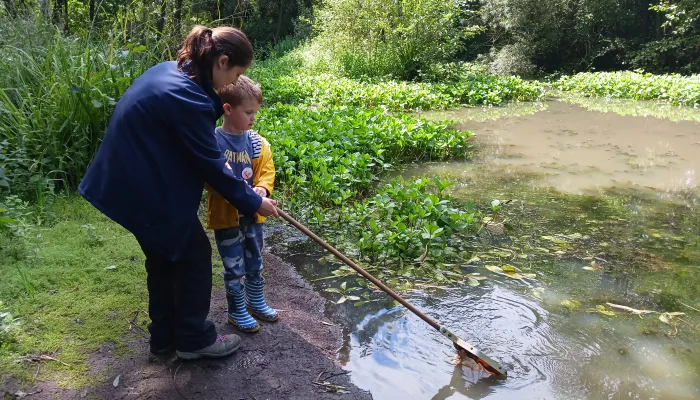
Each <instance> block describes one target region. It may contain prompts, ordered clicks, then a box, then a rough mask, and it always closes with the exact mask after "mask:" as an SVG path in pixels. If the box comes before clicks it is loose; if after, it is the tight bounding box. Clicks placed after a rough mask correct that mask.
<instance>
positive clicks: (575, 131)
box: [427, 99, 700, 193]
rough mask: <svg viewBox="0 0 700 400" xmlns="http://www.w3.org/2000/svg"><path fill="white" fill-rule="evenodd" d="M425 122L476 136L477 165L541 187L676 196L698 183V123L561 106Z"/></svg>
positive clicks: (446, 115)
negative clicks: (535, 177) (520, 174)
mask: <svg viewBox="0 0 700 400" xmlns="http://www.w3.org/2000/svg"><path fill="white" fill-rule="evenodd" d="M605 102H606V100H597V101H595V100H591V99H589V100H588V103H584V105H587V106H589V108H591V109H600V108H601V107H598V108H594V106H595V105H601V104H605ZM607 102H608V103H610V101H607ZM613 104H618V105H619V107H620V108H621V109H624V108H623V105H625V104H626V105H628V107H629V108H631V109H634V108H633V107H634V105H635V104H634V102H631V101H621V100H617V101H613ZM654 106H655V104H654V103H647V104H646V107H654ZM657 106H658V107H664V106H662V105H657ZM666 107H668V106H666ZM683 111H684V112H685V113H687V115H684V116H683V117H685V118H687V119H697V120H700V110H693V109H683ZM519 113H523V114H529V115H518V114H519ZM530 113H532V114H530ZM509 114H510V115H514V116H512V117H508V115H509ZM696 114H697V117H696V118H692V117H693V116H695V115H696ZM427 116H428V117H429V118H431V119H450V120H453V121H455V127H456V128H458V129H466V130H470V131H473V132H475V133H476V136H475V140H476V143H477V144H478V145H480V151H479V156H480V159H481V161H482V162H490V163H493V164H495V165H499V166H509V167H513V168H518V169H527V170H531V171H535V172H539V173H542V174H543V175H545V176H544V178H543V179H542V181H541V182H540V184H544V185H548V186H552V187H555V188H557V189H560V190H564V191H570V192H575V193H581V192H590V191H593V190H595V189H597V188H600V187H609V186H613V185H620V184H631V185H637V186H643V187H653V188H656V189H661V190H673V191H677V190H682V189H688V188H694V187H696V186H697V185H698V182H700V176H698V173H697V171H699V170H700V124H698V122H697V121H693V120H690V121H688V120H681V121H677V122H674V121H672V120H670V119H668V118H654V117H639V116H627V115H619V114H617V113H615V112H599V111H588V110H587V109H586V107H583V106H581V105H577V104H571V103H568V102H564V101H549V102H547V103H543V104H537V105H532V104H527V103H525V104H516V105H512V106H509V107H507V108H506V109H493V108H474V109H465V110H460V111H454V112H442V113H431V114H428V115H427ZM502 116H505V117H506V118H499V117H502ZM450 168H452V169H453V171H454V170H458V169H459V166H458V165H457V166H456V165H454V164H452V165H451V166H450Z"/></svg>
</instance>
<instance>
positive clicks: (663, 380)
mask: <svg viewBox="0 0 700 400" xmlns="http://www.w3.org/2000/svg"><path fill="white" fill-rule="evenodd" d="M504 279H505V278H504ZM616 287H617V288H619V286H616ZM592 289H593V290H592V291H598V290H602V289H600V288H592ZM528 290H530V288H528V287H527V286H526V285H523V284H522V283H520V282H518V281H511V280H505V281H502V282H499V283H496V284H494V283H493V282H490V283H486V284H484V285H483V286H480V287H477V288H470V289H468V290H466V289H465V290H462V289H459V290H450V291H441V290H436V291H432V293H428V294H427V295H426V294H419V295H417V296H416V297H413V298H410V299H409V301H411V302H414V304H416V305H417V306H418V307H420V308H421V309H423V310H426V311H428V314H429V315H431V316H433V317H435V318H437V319H438V320H439V321H440V322H441V323H443V324H445V325H446V326H448V327H450V328H452V329H453V330H454V331H455V332H456V333H458V334H459V335H461V336H462V337H463V338H465V339H466V340H467V341H470V342H472V344H474V345H476V346H477V348H479V349H480V350H482V351H484V352H485V353H486V354H489V355H490V356H492V357H493V358H495V359H496V360H498V361H499V362H501V363H502V364H503V365H504V366H505V367H506V369H507V370H508V373H509V378H508V379H507V380H496V379H486V380H479V381H476V382H475V383H474V381H475V380H474V379H470V377H469V374H468V373H465V371H462V370H461V368H459V367H455V366H454V365H452V364H450V363H449V360H450V357H451V356H452V355H453V354H454V353H453V349H452V347H451V346H450V343H449V342H448V341H447V339H445V338H443V337H442V336H440V334H439V333H437V332H435V331H434V330H432V328H430V327H429V326H428V325H427V324H425V323H423V322H422V321H421V320H419V319H418V318H417V317H415V316H414V315H413V314H411V313H410V312H408V311H405V310H403V309H401V308H399V307H393V308H388V309H384V308H381V309H378V310H373V311H371V312H370V313H369V314H366V315H364V316H363V318H362V320H361V321H360V322H359V323H357V325H355V326H354V327H351V332H350V354H349V356H350V357H349V358H350V361H349V363H348V364H347V365H346V368H348V369H349V370H351V371H352V377H353V381H354V382H356V383H357V384H359V385H360V386H361V387H362V388H365V389H367V390H370V391H371V392H372V394H373V396H374V398H375V399H405V398H411V399H446V398H455V399H457V398H471V399H481V398H488V399H511V398H518V399H539V398H542V399H550V398H551V399H554V398H556V399H607V398H628V397H627V395H628V394H629V395H630V396H632V397H631V398H642V399H646V398H649V399H652V398H659V399H665V398H669V399H671V398H672V399H692V398H697V397H696V396H698V395H700V382H699V381H698V380H697V378H698V376H699V375H698V371H691V370H689V369H688V367H687V365H686V364H685V363H683V362H681V361H680V359H679V358H677V357H674V356H673V355H669V354H668V346H669V345H670V343H675V345H676V346H677V347H678V346H680V347H678V348H683V346H688V347H687V348H690V346H695V347H693V350H694V351H698V347H697V344H693V343H685V342H684V341H683V340H680V341H673V342H672V341H670V340H667V339H660V338H654V337H649V338H645V337H643V336H640V335H639V332H638V331H637V330H636V328H635V322H636V321H635V320H632V321H631V322H630V320H629V319H628V318H625V317H620V318H618V319H605V318H604V317H600V316H598V315H594V314H588V313H579V314H574V315H569V314H567V313H566V312H563V311H561V310H559V309H556V306H554V305H555V304H558V302H559V301H561V299H562V298H563V297H562V296H560V295H558V294H556V293H553V292H551V291H548V292H545V298H544V302H543V303H541V302H540V301H538V300H535V299H534V298H532V297H531V296H528V292H527V291H528ZM543 306H544V307H547V308H550V307H551V306H554V307H555V308H554V309H555V310H556V312H554V313H551V312H548V311H547V310H546V309H545V308H544V307H543ZM634 318H637V317H634ZM651 318H655V317H651ZM681 351H685V350H681Z"/></svg>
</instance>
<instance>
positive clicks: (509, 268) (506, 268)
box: [501, 264, 518, 273]
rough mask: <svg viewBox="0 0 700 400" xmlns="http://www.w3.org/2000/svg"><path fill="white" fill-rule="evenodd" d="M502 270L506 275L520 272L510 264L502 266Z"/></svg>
mask: <svg viewBox="0 0 700 400" xmlns="http://www.w3.org/2000/svg"><path fill="white" fill-rule="evenodd" d="M501 269H502V270H503V272H506V273H508V272H518V269H517V268H515V267H514V266H512V265H508V264H505V265H502V266H501Z"/></svg>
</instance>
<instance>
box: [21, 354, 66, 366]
mask: <svg viewBox="0 0 700 400" xmlns="http://www.w3.org/2000/svg"><path fill="white" fill-rule="evenodd" d="M42 360H44V361H56V362H58V363H61V364H63V365H65V366H66V367H70V365H68V364H66V363H64V362H63V361H61V360H59V359H57V358H54V357H51V356H47V355H46V354H40V355H36V354H28V355H26V356H24V357H22V358H19V359H17V360H15V362H39V361H42Z"/></svg>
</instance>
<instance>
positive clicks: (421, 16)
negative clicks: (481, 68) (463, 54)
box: [317, 0, 464, 79]
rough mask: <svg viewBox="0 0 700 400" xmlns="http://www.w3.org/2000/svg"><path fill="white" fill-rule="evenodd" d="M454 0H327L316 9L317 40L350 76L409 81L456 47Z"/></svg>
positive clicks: (459, 32)
mask: <svg viewBox="0 0 700 400" xmlns="http://www.w3.org/2000/svg"><path fill="white" fill-rule="evenodd" d="M461 12H462V10H461V8H460V5H459V3H458V2H452V1H439V0H428V1H423V0H398V1H371V2H358V1H354V0H330V1H328V2H326V7H325V9H323V10H322V11H321V12H319V13H318V17H317V21H318V30H319V32H320V33H319V39H320V40H321V41H322V42H323V43H324V45H325V46H326V48H328V49H329V50H330V51H332V52H333V53H334V54H335V56H336V57H337V59H338V60H339V62H340V65H341V67H342V70H343V71H344V72H345V73H346V74H348V75H349V76H352V77H360V76H371V77H378V76H382V77H387V76H390V77H393V78H398V79H412V78H414V77H415V76H417V74H418V70H420V69H421V67H422V66H426V65H429V64H431V63H433V62H437V61H440V60H444V59H446V58H449V57H450V56H452V55H454V54H455V53H456V51H457V50H458V49H459V46H460V40H461V39H462V37H463V34H464V30H463V28H460V26H459V16H460V14H461Z"/></svg>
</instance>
